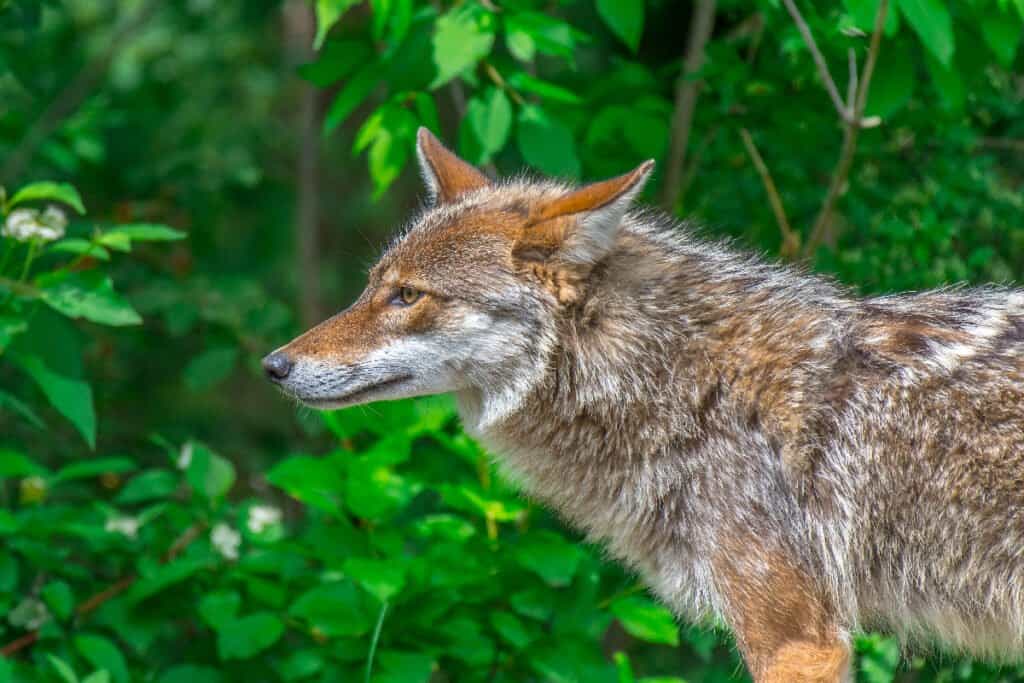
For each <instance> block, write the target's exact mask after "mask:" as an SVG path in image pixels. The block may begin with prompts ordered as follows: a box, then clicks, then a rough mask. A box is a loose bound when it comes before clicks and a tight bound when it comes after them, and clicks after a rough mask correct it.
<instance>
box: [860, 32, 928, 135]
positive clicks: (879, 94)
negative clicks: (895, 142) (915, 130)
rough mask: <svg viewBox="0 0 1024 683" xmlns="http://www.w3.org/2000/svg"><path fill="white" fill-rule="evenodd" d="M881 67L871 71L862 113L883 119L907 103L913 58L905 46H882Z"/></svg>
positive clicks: (911, 85)
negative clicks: (865, 104) (866, 99)
mask: <svg viewBox="0 0 1024 683" xmlns="http://www.w3.org/2000/svg"><path fill="white" fill-rule="evenodd" d="M883 54H885V55H886V58H885V59H886V61H885V68H881V64H880V65H879V68H878V69H875V74H874V76H873V77H872V79H871V89H870V90H869V91H868V102H867V106H866V107H865V114H867V115H868V116H881V117H882V118H883V119H884V118H887V117H888V116H890V115H892V114H893V113H894V112H896V111H897V110H899V109H900V108H901V107H903V106H904V105H906V103H907V102H909V101H910V96H911V95H912V94H913V93H914V84H915V82H916V80H917V79H916V78H915V76H914V59H913V54H912V53H911V51H910V49H909V48H908V46H907V45H906V44H905V43H894V44H893V45H886V49H885V52H884V53H883Z"/></svg>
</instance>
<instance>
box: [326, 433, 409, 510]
mask: <svg viewBox="0 0 1024 683" xmlns="http://www.w3.org/2000/svg"><path fill="white" fill-rule="evenodd" d="M406 445H408V444H406ZM422 488H423V484H422V483H420V482H417V481H413V480H412V479H409V478H406V477H403V476H401V475H399V474H397V473H396V472H395V471H394V470H392V469H391V468H390V467H389V466H388V462H387V460H386V459H382V458H379V457H370V456H362V457H360V458H355V459H353V460H352V462H351V463H350V464H349V476H348V481H346V482H345V504H346V505H348V508H349V510H351V511H352V513H353V514H354V515H356V516H357V517H362V518H363V519H382V518H384V517H387V516H388V515H391V514H394V513H395V512H397V511H398V510H400V509H402V508H404V507H405V506H406V505H408V504H409V502H410V501H411V500H412V499H413V497H414V496H415V495H416V494H417V493H419V492H420V491H421V490H422Z"/></svg>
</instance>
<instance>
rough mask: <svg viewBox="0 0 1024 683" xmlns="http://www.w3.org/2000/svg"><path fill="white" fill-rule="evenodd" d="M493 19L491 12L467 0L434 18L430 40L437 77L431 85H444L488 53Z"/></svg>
mask: <svg viewBox="0 0 1024 683" xmlns="http://www.w3.org/2000/svg"><path fill="white" fill-rule="evenodd" d="M494 23H495V22H494V15H493V14H491V13H489V12H485V11H483V10H482V9H481V8H480V7H479V6H478V5H474V4H470V3H466V4H463V5H457V6H456V7H454V8H453V9H452V10H450V11H448V12H447V13H446V14H444V15H442V16H441V17H440V18H439V19H438V20H437V25H436V28H435V31H434V40H433V45H434V64H435V65H436V66H437V77H436V78H435V79H434V82H433V83H431V84H430V87H431V88H438V87H440V86H442V85H444V84H445V83H447V82H448V81H450V80H452V79H453V78H455V77H456V76H458V75H459V74H461V73H462V72H463V71H465V70H466V69H470V68H472V67H474V66H476V64H477V63H478V62H479V61H480V60H481V59H483V58H484V57H486V56H487V55H488V54H490V52H491V46H492V45H494Z"/></svg>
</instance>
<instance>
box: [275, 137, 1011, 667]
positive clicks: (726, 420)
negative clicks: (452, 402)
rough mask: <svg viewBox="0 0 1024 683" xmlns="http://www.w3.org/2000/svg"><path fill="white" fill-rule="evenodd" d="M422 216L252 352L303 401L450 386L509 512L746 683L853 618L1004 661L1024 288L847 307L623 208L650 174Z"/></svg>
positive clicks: (500, 194) (452, 169)
mask: <svg viewBox="0 0 1024 683" xmlns="http://www.w3.org/2000/svg"><path fill="white" fill-rule="evenodd" d="M418 152H419V158H420V165H421V168H422V171H423V175H424V177H425V178H426V180H427V185H428V189H429V192H430V202H429V204H428V206H427V207H426V208H425V209H424V210H423V212H422V214H421V215H420V216H419V217H418V218H417V219H416V221H415V222H414V224H413V226H412V227H411V228H410V229H409V230H408V231H407V232H406V233H405V234H404V235H402V236H401V237H400V238H399V239H398V240H397V241H396V242H395V243H394V244H393V245H392V246H391V247H390V248H389V249H388V250H387V251H386V252H385V254H384V255H383V257H382V258H381V260H380V262H379V263H378V264H377V265H376V266H374V268H373V269H372V270H371V272H370V274H369V279H368V284H367V287H366V290H365V291H364V292H363V294H362V296H360V298H359V300H358V301H356V302H355V304H353V305H352V307H351V308H349V309H348V310H346V311H344V312H343V313H340V314H339V315H337V316H335V317H333V318H331V319H330V320H327V321H325V322H323V323H321V324H320V325H318V326H317V327H314V328H313V329H312V330H310V331H308V332H306V333H305V334H303V335H302V336H300V337H298V338H297V339H295V340H294V341H292V342H290V343H289V344H287V345H285V346H284V347H282V348H280V349H278V350H277V351H275V352H274V353H272V354H270V355H269V356H267V358H266V359H264V367H265V368H266V371H267V374H268V376H269V377H270V378H271V379H272V380H273V381H274V382H276V383H277V384H278V385H279V386H280V387H281V388H282V389H283V390H284V391H285V392H286V393H288V394H290V395H292V396H294V397H295V398H297V399H299V400H301V401H303V402H305V403H307V404H309V405H312V406H315V407H318V408H334V407H341V406H347V405H353V404H357V403H365V402H369V401H376V400H382V399H392V398H399V397H406V396H417V395H421V394H429V393H442V392H451V393H454V395H455V397H456V401H457V403H458V407H459V413H460V416H461V417H462V420H463V423H464V425H465V427H466V429H467V430H468V431H469V432H470V433H471V434H472V435H474V436H475V437H477V438H479V439H480V440H482V441H483V442H484V444H485V445H486V446H487V447H488V448H489V449H490V450H491V451H493V452H494V453H496V454H497V455H498V456H499V457H500V458H501V460H502V461H503V463H504V465H505V466H506V468H507V470H509V471H510V472H511V473H512V474H513V475H514V478H515V479H516V480H518V481H520V482H522V484H523V486H524V487H525V488H526V489H527V490H528V492H529V493H530V494H531V495H533V496H534V497H536V498H539V499H540V500H542V501H544V502H546V503H548V504H549V505H551V506H552V507H554V508H556V509H557V510H558V511H559V512H560V513H561V514H562V515H564V516H565V517H566V518H567V519H568V520H569V521H571V522H573V523H575V524H576V525H577V526H579V527H581V528H582V529H583V530H585V531H586V532H587V533H588V535H589V536H590V537H591V538H593V539H597V540H601V541H603V542H605V543H606V544H607V546H608V547H609V549H610V550H611V552H612V553H613V554H614V555H616V556H617V557H619V558H621V559H623V560H624V561H625V562H627V563H628V564H629V565H630V566H631V567H632V568H634V569H636V570H637V571H638V572H640V573H641V574H642V575H643V576H644V578H645V579H646V580H647V582H648V584H649V585H650V586H651V588H652V589H653V590H654V591H655V592H656V593H657V594H658V595H659V596H661V598H662V599H664V600H665V601H666V602H667V603H668V604H669V605H671V606H672V607H673V608H674V609H675V610H676V611H677V612H678V613H679V614H681V615H682V614H687V615H693V616H704V615H708V614H716V615H718V616H720V617H721V618H722V619H724V620H725V621H726V622H727V623H728V624H729V625H730V626H731V627H732V628H733V629H734V630H735V632H736V641H737V644H738V646H739V648H740V649H741V651H742V653H743V656H744V658H745V660H746V662H747V664H748V666H749V667H750V669H751V672H752V673H753V675H754V678H755V679H756V680H757V681H758V682H759V683H764V682H771V683H782V682H783V681H786V682H790V681H794V682H800V681H804V682H807V681H819V682H831V683H835V682H836V681H840V680H848V675H849V670H848V664H847V662H848V659H849V657H848V655H849V643H850V634H851V632H852V631H854V630H856V629H857V628H859V627H860V626H861V624H864V623H869V624H871V625H873V626H878V627H890V628H892V629H893V630H895V631H897V632H899V633H901V634H905V635H906V636H908V637H913V638H918V639H921V640H925V641H929V642H930V641H932V640H934V639H936V638H938V639H941V640H944V641H945V642H946V643H948V644H951V645H952V646H954V647H958V648H962V649H965V650H968V651H971V652H974V653H979V654H986V655H992V654H996V655H1001V656H1011V657H1019V656H1020V655H1021V654H1022V653H1024V628H1022V624H1024V598H1022V595H1024V594H1022V592H1021V590H1020V587H1021V586H1022V585H1024V555H1022V553H1021V552H1020V549H1021V548H1024V487H1022V486H1021V481H1024V293H1022V292H1021V291H1019V290H1013V289H1008V288H985V289H974V290H972V289H952V290H941V291H936V292H926V293H922V294H914V295H901V296H890V297H881V298H873V299H863V298H859V297H856V296H854V295H853V294H851V293H850V292H847V291H846V290H844V289H842V288H840V287H838V286H836V285H834V284H833V283H831V282H828V281H826V280H823V279H820V278H817V277H813V276H808V275H805V274H802V273H798V272H795V271H793V270H790V269H787V268H784V267H780V266H777V265H774V264H770V263H766V262H764V261H760V260H758V259H756V258H755V257H751V256H747V255H743V254H739V253H736V252H734V251H732V250H731V249H729V248H727V247H724V246H722V245H718V244H711V243H707V242H703V241H700V240H698V239H696V238H695V237H693V236H692V235H691V234H690V233H689V231H688V230H687V229H686V226H684V225H678V224H676V223H675V222H673V221H672V220H671V219H669V218H668V217H666V216H663V215H659V214H656V213H653V212H642V211H634V210H631V209H630V205H631V202H632V200H633V198H634V197H635V195H636V194H637V193H638V192H639V191H640V189H641V188H642V187H643V184H644V182H645V180H646V178H647V177H648V175H649V174H650V171H651V164H650V163H646V164H642V165H641V166H639V167H638V168H637V169H635V170H634V171H632V172H631V173H627V174H626V175H623V176H620V177H618V178H614V179H612V180H607V181H604V182H599V183H594V184H592V185H587V186H585V187H582V188H573V187H569V186H567V185H564V184H562V183H558V182H550V181H531V180H524V179H516V180H512V181H503V182H497V183H494V182H491V181H490V180H489V179H488V178H486V177H485V176H484V175H483V174H481V173H480V172H479V171H477V170H476V169H475V168H473V167H472V166H470V165H469V164H467V163H465V162H463V161H461V160H460V159H458V158H457V157H455V156H454V155H453V154H452V153H451V152H449V151H447V150H446V149H444V148H443V147H442V146H441V145H440V143H439V142H437V140H436V139H434V138H433V137H432V136H431V135H430V134H429V133H426V132H425V131H421V133H420V135H419V145H418Z"/></svg>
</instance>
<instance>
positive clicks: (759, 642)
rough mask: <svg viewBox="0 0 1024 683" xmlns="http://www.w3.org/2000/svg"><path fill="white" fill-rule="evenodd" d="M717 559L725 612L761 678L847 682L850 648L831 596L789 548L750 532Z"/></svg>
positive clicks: (767, 682) (773, 682)
mask: <svg viewBox="0 0 1024 683" xmlns="http://www.w3.org/2000/svg"><path fill="white" fill-rule="evenodd" d="M726 545H727V547H729V548H730V550H729V551H723V552H722V553H721V554H720V555H719V556H718V557H717V558H716V560H715V563H714V565H715V579H716V582H717V584H718V589H719V591H720V592H721V595H722V598H723V600H724V602H725V603H726V618H727V619H728V621H729V622H730V625H731V626H732V627H733V629H734V630H735V632H736V637H737V643H738V645H739V648H740V651H741V653H742V654H743V658H744V659H745V660H746V663H747V667H748V668H749V669H750V672H751V675H752V676H753V678H754V680H755V681H756V682H757V683H846V681H849V680H850V678H849V670H850V648H849V645H848V643H847V639H846V636H845V633H844V631H843V630H842V628H841V626H840V623H839V620H838V618H837V617H836V615H835V613H834V610H833V609H832V608H831V607H830V605H829V601H828V600H827V599H826V598H825V597H824V595H823V594H822V591H820V590H819V589H818V588H817V587H816V586H815V583H814V582H813V581H812V580H811V578H810V577H809V576H808V575H807V574H806V572H804V571H802V570H800V569H799V568H798V567H797V566H796V563H795V562H793V561H792V560H790V559H789V558H788V557H787V555H786V554H785V553H782V552H777V551H769V550H767V549H765V548H764V546H763V545H761V544H760V543H758V542H752V541H751V540H750V539H749V538H748V539H747V540H746V542H745V543H743V544H737V543H728V544H726Z"/></svg>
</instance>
